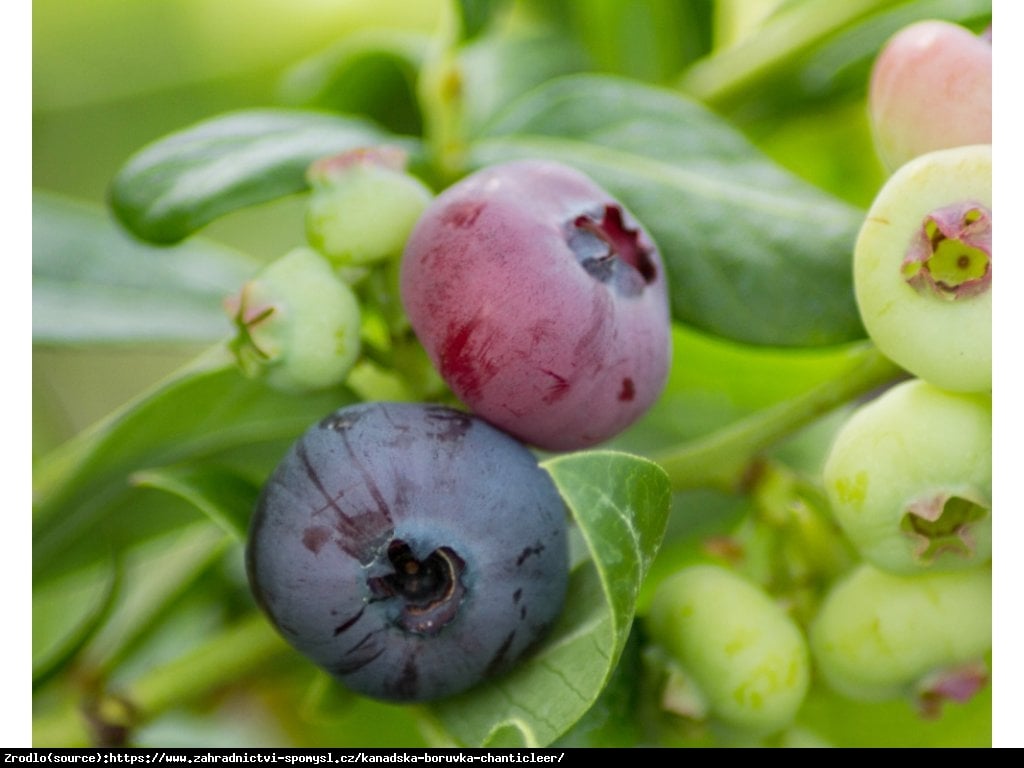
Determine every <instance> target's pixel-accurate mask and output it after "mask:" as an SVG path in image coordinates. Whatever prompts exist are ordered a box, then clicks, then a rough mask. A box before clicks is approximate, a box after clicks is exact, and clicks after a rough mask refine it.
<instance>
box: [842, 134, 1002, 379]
mask: <svg viewBox="0 0 1024 768" xmlns="http://www.w3.org/2000/svg"><path fill="white" fill-rule="evenodd" d="M853 278H854V289H855V291H856V297H857V304H858V307H859V308H860V314H861V319H862V320H863V321H864V327H865V328H866V329H867V331H868V334H869V335H870V336H871V338H872V339H873V340H874V342H875V343H876V344H877V345H878V348H879V349H881V351H882V352H883V353H884V354H885V355H886V356H888V357H889V358H891V359H892V360H893V361H894V362H895V363H897V364H898V365H900V366H902V367H903V368H906V369H907V370H908V371H910V372H911V373H913V374H914V375H915V376H918V377H920V378H922V379H925V380H927V381H929V382H931V383H932V384H935V385H936V386H938V387H942V388H943V389H950V390H955V391H959V392H985V391H989V390H991V388H992V147H991V146H990V145H975V146H969V147H957V148H955V149H945V150H941V151H937V152H932V153H929V154H927V155H922V156H921V157H918V158H917V159H916V160H912V161H911V162H909V163H907V164H906V165H904V166H903V167H902V168H900V169H899V170H898V171H897V172H896V173H895V174H893V176H892V177H891V178H890V179H889V180H888V182H886V184H885V186H884V187H883V188H882V190H881V191H880V192H879V193H878V196H877V197H876V198H875V200H874V202H873V203H872V205H871V208H870V210H869V211H868V215H867V218H866V220H865V221H864V224H863V226H862V227H861V230H860V234H859V236H858V238H857V243H856V246H855V249H854V260H853Z"/></svg>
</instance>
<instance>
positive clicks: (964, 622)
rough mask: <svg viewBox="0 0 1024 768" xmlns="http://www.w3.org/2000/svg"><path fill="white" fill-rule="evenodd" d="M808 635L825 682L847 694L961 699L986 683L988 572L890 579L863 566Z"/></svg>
mask: <svg viewBox="0 0 1024 768" xmlns="http://www.w3.org/2000/svg"><path fill="white" fill-rule="evenodd" d="M810 638H811V651H812V653H813V655H814V660H815V662H816V664H817V667H818V669H819V670H820V672H821V673H822V675H823V676H824V677H825V680H826V681H827V682H828V684H829V685H830V686H831V687H832V688H834V689H835V690H836V691H838V692H840V693H842V694H845V695H846V696H849V697H850V698H853V699H858V700H864V701H880V700H884V699H891V698H896V697H899V696H903V695H911V696H914V695H916V696H918V697H919V698H920V700H921V703H922V704H924V705H925V707H926V709H927V708H928V707H929V706H930V704H931V703H932V702H934V699H935V698H936V697H943V696H944V697H946V698H954V699H957V700H960V701H963V700H966V699H968V698H970V696H971V695H972V694H973V693H974V692H975V691H976V690H977V689H978V688H979V687H980V686H981V685H982V684H983V683H984V682H985V677H986V675H985V673H984V671H983V666H982V663H983V662H982V660H983V659H984V656H985V654H986V653H987V652H988V651H989V650H990V648H991V646H992V573H991V571H990V570H989V569H988V568H986V567H981V568H975V569H972V570H968V571H957V572H955V573H927V574H921V575H917V576H896V575H893V574H888V573H885V572H884V571H880V570H878V569H877V568H874V567H873V566H871V565H869V564H866V563H865V564H864V565H862V566H860V567H859V568H858V569H857V570H855V571H854V572H853V573H851V574H850V575H849V576H847V577H846V578H845V579H844V580H842V581H841V582H839V583H838V584H837V585H836V586H835V587H834V588H833V589H832V591H831V592H830V593H829V595H828V597H827V598H826V600H825V602H824V603H823V604H822V606H821V609H820V611H819V613H818V616H817V617H816V618H815V621H814V623H813V625H812V626H811V632H810Z"/></svg>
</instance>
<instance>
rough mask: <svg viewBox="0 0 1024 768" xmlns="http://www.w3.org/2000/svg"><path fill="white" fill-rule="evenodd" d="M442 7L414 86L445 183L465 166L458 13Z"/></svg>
mask: <svg viewBox="0 0 1024 768" xmlns="http://www.w3.org/2000/svg"><path fill="white" fill-rule="evenodd" d="M442 8H443V10H442V19H441V28H440V30H439V31H438V34H437V35H436V36H435V39H434V43H433V45H432V47H431V49H430V50H429V51H428V52H427V55H426V57H425V58H424V62H423V68H422V70H421V71H420V79H419V83H418V86H417V92H418V96H419V102H420V109H421V111H422V112H423V118H424V134H425V136H426V140H427V146H428V148H429V150H430V153H431V157H432V159H433V161H434V165H435V167H436V168H437V169H438V171H439V172H440V174H441V181H442V182H444V183H445V184H446V185H447V183H448V182H451V181H453V180H454V179H456V178H458V177H459V176H460V175H461V173H462V170H463V168H464V167H465V156H466V151H467V149H466V144H467V142H466V136H465V123H464V120H463V102H462V85H463V84H462V73H461V71H460V68H459V62H458V57H457V56H456V52H455V49H456V45H457V43H458V38H459V14H458V12H457V11H456V10H455V8H454V7H453V3H452V2H448V3H445V4H444V5H443V7H442Z"/></svg>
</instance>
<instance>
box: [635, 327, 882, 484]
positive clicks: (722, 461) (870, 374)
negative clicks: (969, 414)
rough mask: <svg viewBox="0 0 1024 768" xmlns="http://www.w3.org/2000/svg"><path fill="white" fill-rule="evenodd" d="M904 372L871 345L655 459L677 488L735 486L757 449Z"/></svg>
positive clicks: (748, 468) (739, 481)
mask: <svg viewBox="0 0 1024 768" xmlns="http://www.w3.org/2000/svg"><path fill="white" fill-rule="evenodd" d="M901 373H902V371H901V370H900V368H898V367H897V366H896V365H894V364H893V363H892V362H891V361H889V360H888V359H887V358H886V357H884V356H883V355H882V354H881V353H880V352H879V351H878V350H877V349H876V348H875V347H874V346H871V345H868V346H865V347H864V349H863V351H862V352H861V353H860V354H859V355H858V356H857V357H856V358H855V359H854V361H853V363H852V364H851V366H850V368H849V369H848V370H846V371H844V372H843V373H842V374H841V375H839V376H837V377H835V378H833V379H830V380H828V381H826V382H824V383H822V384H820V385H818V386H817V387H815V388H813V389H811V390H809V391H807V392H805V393H804V394H802V395H798V396H797V397H794V398H792V399H790V400H786V401H784V402H782V403H779V404H778V405H775V406H772V407H770V408H766V409H764V410H762V411H758V412H757V413H755V414H753V415H751V416H749V417H748V418H746V419H743V420H741V421H739V422H736V423H735V424H731V425H729V426H728V427H725V428H724V429H721V430H719V431H718V432H714V433H713V434H711V435H708V436H706V437H702V438H698V439H697V440H694V441H692V442H690V443H686V444H684V445H682V446H680V447H679V448H676V449H675V450H673V451H670V452H668V453H666V454H664V455H662V456H660V457H655V460H656V461H658V462H659V463H660V464H661V466H662V467H663V468H664V469H665V471H666V472H667V473H668V476H669V479H670V481H671V482H672V488H673V490H676V491H683V490H690V489H694V488H701V487H713V488H719V489H722V490H726V491H735V490H737V489H738V488H739V487H741V486H742V484H743V480H744V478H745V477H746V476H747V473H748V471H749V470H750V468H751V462H752V461H753V460H754V459H755V458H756V456H757V454H759V453H760V452H762V451H764V450H765V449H766V448H768V447H769V446H771V445H772V444H773V443H775V442H777V441H778V440H780V439H781V438H783V437H786V436H787V435H789V434H791V433H792V432H793V431H795V430H796V429H798V428H800V427H803V426H805V425H806V424H809V423H810V422H811V421H813V420H814V419H816V418H818V417H819V416H821V415H822V414H824V413H827V412H828V411H830V410H832V409H833V408H836V407H837V406H840V405H842V404H844V403H846V402H848V401H850V400H852V399H853V398H855V397H857V396H859V395H862V394H864V393H866V392H869V391H871V390H872V389H874V388H876V387H878V386H881V385H882V384H885V383H887V382H890V381H892V380H893V379H895V378H897V377H898V376H899V375H900V374H901Z"/></svg>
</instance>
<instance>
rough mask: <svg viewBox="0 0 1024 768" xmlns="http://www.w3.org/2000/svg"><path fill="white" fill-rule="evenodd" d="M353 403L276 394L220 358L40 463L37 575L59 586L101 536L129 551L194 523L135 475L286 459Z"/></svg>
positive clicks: (334, 396) (346, 397) (336, 393)
mask: <svg viewBox="0 0 1024 768" xmlns="http://www.w3.org/2000/svg"><path fill="white" fill-rule="evenodd" d="M354 399H355V398H354V396H353V395H352V394H351V393H350V392H349V391H348V390H347V389H345V388H341V387H338V388H335V389H331V390H325V391H323V392H318V393H315V394H306V395H302V396H298V395H286V394H283V393H279V392H276V391H274V390H272V389H270V388H268V387H267V386H266V385H264V384H263V383H262V382H260V381H253V380H250V379H246V378H244V377H243V376H242V375H241V374H240V373H239V372H238V370H237V369H236V368H235V367H234V363H233V362H232V361H230V360H229V359H228V356H227V354H226V353H225V352H224V350H223V349H221V348H217V349H216V350H214V351H213V353H211V354H210V355H208V356H207V357H205V358H203V359H200V360H199V361H197V362H196V363H195V364H194V365H192V366H191V367H189V368H186V369H184V370H182V371H180V372H178V373H177V374H176V375H175V376H172V377H171V378H169V379H168V380H167V381H165V382H162V383H160V384H158V385H157V386H156V387H154V388H153V390H151V391H150V392H148V393H145V394H143V395H142V396H140V397H139V398H138V399H137V400H135V401H133V402H131V403H128V404H127V405H125V406H124V408H123V409H121V410H120V411H118V412H116V413H114V414H112V415H111V416H110V417H109V418H107V419H106V420H104V421H103V422H100V423H99V424H97V425H95V426H94V427H93V428H91V429H90V430H87V431H86V432H84V433H82V434H81V435H79V436H78V437H76V438H74V439H73V440H71V441H70V442H69V443H67V444H65V445H64V446H62V447H60V448H58V449H57V450H55V451H53V452H51V453H50V454H48V455H47V456H45V457H43V459H42V460H40V462H39V463H38V464H37V465H36V467H35V471H34V477H33V483H34V490H35V502H36V508H35V514H34V526H35V530H34V533H33V568H34V573H36V574H41V573H45V574H47V575H48V576H52V575H56V574H58V573H60V572H63V571H66V570H67V569H69V568H72V567H74V566H75V565H76V563H80V562H81V561H83V560H86V561H88V560H89V559H93V558H95V557H96V556H98V554H99V552H100V551H101V550H99V549H97V547H98V542H97V539H98V538H99V539H100V542H101V543H103V544H105V545H106V544H107V542H106V541H105V540H103V539H102V538H101V536H109V537H110V538H111V539H112V540H114V541H116V542H117V544H118V546H120V547H123V546H128V545H129V544H130V543H131V542H132V541H135V540H138V539H140V538H144V537H147V536H150V535H153V534H154V533H156V532H159V531H162V530H166V528H167V526H168V525H181V524H183V523H185V522H187V521H189V520H192V519H194V514H193V515H190V516H183V515H182V514H181V509H180V507H181V502H180V501H177V502H176V504H177V508H175V507H173V506H171V507H168V506H167V505H166V504H164V503H162V502H164V501H165V500H168V499H170V498H171V497H169V496H166V494H155V493H154V492H153V491H143V490H140V489H137V488H134V487H133V486H132V485H131V483H130V477H131V475H132V474H133V473H135V472H137V471H139V470H143V469H149V468H152V467H157V466H163V465H167V464H175V463H179V462H182V463H183V462H188V461H195V460H197V459H201V458H212V459H217V460H221V459H222V458H223V457H222V456H221V454H224V453H233V452H236V451H239V450H241V451H245V452H249V453H250V455H251V452H252V451H253V450H254V449H255V448H260V447H269V448H271V449H272V450H271V451H270V454H271V455H272V456H274V455H276V456H277V457H280V456H281V455H283V453H284V451H285V450H286V448H287V445H288V444H289V443H290V442H291V441H293V440H294V439H295V438H297V437H298V436H299V434H301V433H302V432H303V431H304V430H305V429H306V428H307V427H309V425H310V424H312V423H314V422H315V421H316V420H318V419H320V418H322V417H323V416H325V415H326V414H328V413H331V412H332V411H334V410H335V409H337V408H340V407H342V406H343V405H346V404H347V403H350V402H353V401H354ZM271 467H272V465H271ZM269 469H270V467H267V466H263V465H256V466H253V467H251V468H250V470H249V471H250V472H251V473H252V474H251V475H250V474H248V473H247V474H246V476H248V477H250V478H251V480H252V482H261V481H262V479H263V473H265V472H268V471H269ZM154 497H156V498H154ZM97 534H100V536H97Z"/></svg>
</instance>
